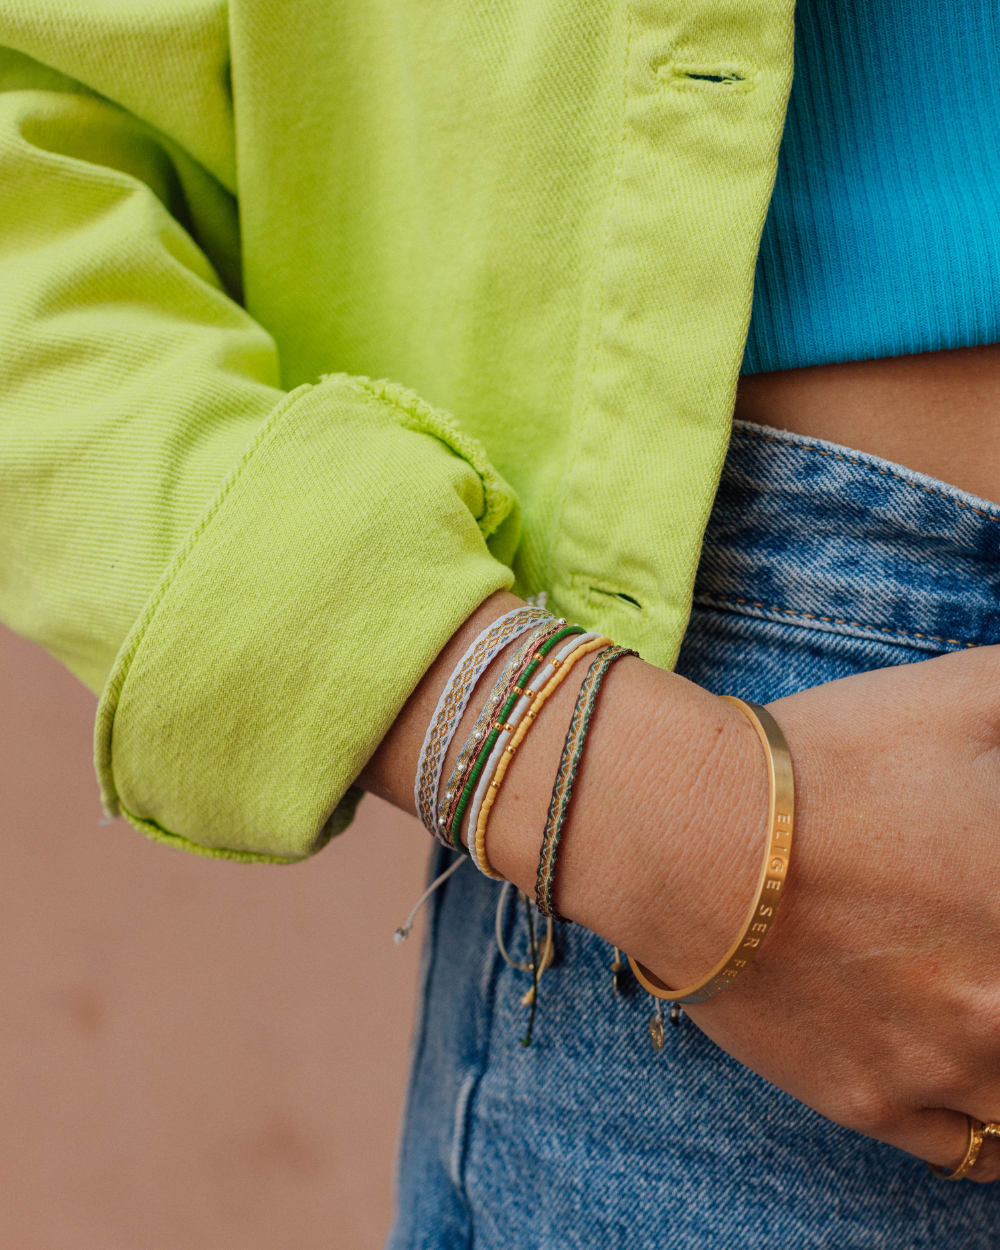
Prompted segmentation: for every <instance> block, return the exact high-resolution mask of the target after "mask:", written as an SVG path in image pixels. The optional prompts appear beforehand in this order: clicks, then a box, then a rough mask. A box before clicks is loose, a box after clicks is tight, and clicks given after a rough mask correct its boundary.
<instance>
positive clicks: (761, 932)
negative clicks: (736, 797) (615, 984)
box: [628, 694, 795, 1004]
mask: <svg viewBox="0 0 1000 1250" xmlns="http://www.w3.org/2000/svg"><path fill="white" fill-rule="evenodd" d="M722 697H723V698H724V699H725V701H726V702H727V703H731V704H732V705H733V707H736V708H739V710H740V711H741V712H742V713H743V715H744V716H745V717H746V718H747V720H749V722H750V724H751V725H753V727H754V729H756V731H757V737H758V738H760V741H761V744H762V745H763V747H764V754H765V756H766V757H767V780H768V785H769V789H770V800H769V803H768V814H767V849H766V851H765V854H764V863H763V865H762V866H761V870H760V879H759V881H758V882H757V891H756V894H755V895H754V900H753V904H752V905H751V907H750V911H749V913H748V915H747V920H746V924H745V925H744V926H743V931H742V932H741V933H740V936H739V937H738V938H737V939H736V941H735V942H734V943H733V945H732V946H731V947H730V948H729V950H728V952H727V953H726V955H725V958H724V959H723V960H722V962H721V963H719V964H717V965H716V966H715V967H714V968H713V969H712V971H711V972H710V973H709V974H708V976H707V977H706V978H705V979H704V980H703V981H698V982H696V983H695V984H694V985H688V986H686V987H685V988H684V989H680V990H672V989H671V988H670V986H669V985H665V984H664V983H663V982H662V981H661V980H660V978H659V977H658V976H656V975H655V974H654V973H652V972H650V971H649V969H648V968H644V967H643V966H642V964H641V963H639V961H638V960H636V959H633V958H632V956H631V955H629V957H628V961H629V963H630V964H631V965H632V971H633V972H634V973H635V975H636V977H637V979H638V981H639V984H640V985H642V986H643V988H644V989H646V990H648V991H649V993H650V994H652V995H654V997H656V998H663V999H666V1000H667V1001H669V1002H676V1003H685V1004H687V1003H703V1002H705V1001H706V1000H707V999H709V998H714V997H715V996H716V994H721V993H722V991H723V990H725V989H728V988H729V986H730V985H732V983H733V982H734V981H735V980H736V978H737V977H738V976H739V975H740V973H741V972H744V971H745V970H746V969H747V968H749V966H750V965H751V964H752V963H753V961H754V957H755V956H756V954H757V951H758V950H759V949H760V944H761V942H763V940H764V938H765V937H766V936H767V932H768V930H769V929H770V927H771V925H772V924H773V923H774V917H775V915H776V914H777V911H778V904H779V903H780V902H781V896H782V894H783V892H784V889H785V880H786V878H787V876H788V861H789V856H790V854H791V850H792V827H793V822H794V816H795V790H794V784H793V780H792V757H791V755H790V754H789V751H788V743H787V742H786V741H785V735H784V734H783V733H782V732H781V729H780V727H779V726H778V722H777V721H776V720H775V719H774V717H773V716H772V715H771V713H770V712H768V711H767V709H766V708H762V707H759V706H758V705H757V704H756V703H744V702H743V700H742V699H737V698H734V697H733V696H732V695H728V694H727V695H723V696H722Z"/></svg>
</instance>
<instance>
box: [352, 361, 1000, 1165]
mask: <svg viewBox="0 0 1000 1250" xmlns="http://www.w3.org/2000/svg"><path fill="white" fill-rule="evenodd" d="M998 400H1000V349H996V348H978V349H970V350H968V351H959V352H948V353H936V354H935V355H934V356H926V357H909V358H902V359H900V360H893V361H874V362H872V361H868V362H862V363H860V364H857V365H838V366H832V367H823V368H817V369H809V370H797V371H794V372H789V373H785V374H770V375H758V376H757V377H755V378H750V379H744V380H743V382H742V383H741V387H740V395H739V400H738V404H737V415H738V416H740V417H744V418H746V419H749V420H754V421H758V422H760V423H761V424H765V425H770V426H772V427H777V428H785V429H793V430H795V431H797V432H799V433H804V434H809V435H812V436H815V437H820V438H826V439H829V440H831V441H835V442H841V443H844V444H846V445H848V446H853V447H856V448H860V449H861V450H864V451H869V452H872V453H874V454H876V455H881V456H884V457H886V458H890V459H893V460H895V461H897V462H901V463H903V464H906V465H908V466H909V467H911V468H915V469H918V470H920V471H923V472H926V473H929V474H932V475H933V476H936V477H939V478H943V479H944V480H947V481H950V482H952V483H953V484H955V485H957V486H960V487H963V488H964V489H967V490H971V491H974V492H976V493H977V494H979V495H982V496H985V497H986V498H992V499H997V498H998V497H1000V489H998V487H997V486H996V485H995V483H998V482H1000V464H998V463H997V457H998V456H1000V438H998V436H997V433H996V431H995V430H993V428H992V426H993V425H995V424H996V423H995V419H991V417H990V413H991V411H992V412H995V411H996V404H997V402H998ZM518 602H519V600H517V599H516V598H514V597H513V596H512V595H506V594H499V595H494V596H492V597H491V598H490V599H488V600H487V601H486V603H484V604H483V605H482V606H481V607H480V609H479V610H478V611H477V612H476V613H475V614H474V615H473V616H472V617H471V618H470V619H469V621H467V622H466V624H465V626H464V627H463V628H462V629H461V630H459V631H458V633H457V634H456V635H455V637H454V638H453V639H452V640H451V642H450V643H449V645H448V646H447V647H446V648H445V650H444V651H443V652H442V654H441V656H440V657H439V658H438V660H437V661H436V663H435V664H434V666H433V667H432V668H431V669H430V670H429V672H428V673H427V674H426V676H425V678H424V680H423V682H422V683H421V685H420V686H419V687H418V689H417V690H416V691H415V692H414V694H413V696H412V697H411V699H410V700H409V702H408V703H407V705H406V707H405V708H404V709H403V711H402V713H401V714H400V716H399V718H398V719H397V721H396V723H395V725H394V726H393V728H392V729H391V730H390V732H389V734H388V735H387V736H386V738H385V739H384V741H383V743H382V744H381V746H380V748H379V750H378V751H377V752H376V754H375V756H374V757H373V758H372V760H371V761H370V762H369V764H368V766H367V768H366V769H365V771H364V772H363V773H362V775H361V777H360V779H359V780H360V782H361V784H362V785H364V786H366V788H368V789H370V790H373V791H375V792H377V793H379V794H381V795H383V797H385V798H387V799H389V800H390V801H391V802H393V803H395V804H396V805H397V806H399V807H401V808H403V809H405V810H408V811H411V812H412V811H413V778H414V775H415V772H416V763H417V754H418V751H419V747H420V743H421V741H422V739H423V734H424V731H425V729H426V726H427V723H428V721H429V719H430V716H431V713H432V711H433V709H434V706H435V703H436V701H437V697H438V695H439V693H440V691H441V689H442V688H443V686H444V683H445V682H446V680H447V678H448V675H449V674H450V672H451V671H452V668H453V667H454V665H455V663H456V662H457V660H458V659H459V657H460V656H461V655H462V653H463V651H464V650H465V648H466V647H467V645H468V643H469V642H470V641H471V639H472V638H473V637H475V635H476V634H477V633H478V632H479V631H480V630H481V629H482V628H484V626H485V625H486V624H487V623H488V622H489V621H490V620H493V619H496V618H497V617H499V616H501V615H502V614H503V613H504V612H506V611H508V610H509V609H510V608H511V607H513V606H515V605H516V604H517V603H518ZM501 663H502V661H498V662H496V664H495V665H494V671H493V672H492V673H489V674H487V675H486V679H485V680H484V681H483V682H482V684H481V687H480V691H481V693H480V696H479V699H478V700H477V699H474V700H473V706H471V707H470V709H469V710H468V712H467V713H466V715H465V718H464V720H463V723H462V725H461V726H460V728H459V732H458V733H457V734H456V737H455V743H456V745H455V746H453V748H452V758H453V757H454V755H455V754H457V750H458V744H460V743H461V742H463V741H464V740H465V737H466V736H467V733H468V731H469V730H470V729H471V727H472V724H473V723H474V721H475V718H476V716H477V715H478V710H479V706H478V705H479V704H480V703H481V700H482V699H485V697H486V692H488V690H489V689H490V686H491V684H492V683H491V681H490V677H495V676H496V675H497V672H498V671H499V667H500V665H501ZM584 667H585V666H584V664H580V665H578V666H577V668H576V669H574V670H573V672H572V673H571V674H570V676H569V678H568V679H567V680H566V681H565V682H564V683H563V685H562V686H561V687H560V689H559V691H558V692H557V694H556V695H555V696H554V697H553V698H552V699H551V700H550V702H549V704H548V705H547V706H546V709H545V712H544V713H543V714H542V715H541V716H540V717H539V719H538V723H537V724H536V726H535V728H534V729H533V730H532V734H531V746H530V750H525V751H522V752H519V753H518V755H517V756H515V758H514V761H513V763H512V765H511V768H510V770H509V772H508V774H507V779H506V781H505V783H504V786H503V788H502V789H501V791H500V795H499V798H498V800H497V803H496V805H495V807H494V811H493V816H492V819H491V822H490V827H489V843H488V849H489V855H490V859H491V862H492V863H493V865H494V866H495V867H496V868H497V869H498V870H499V871H500V872H502V873H503V874H504V875H505V876H506V877H508V878H509V879H510V880H511V881H513V882H515V883H516V884H517V885H518V886H519V887H520V888H521V889H523V890H525V891H526V892H528V893H529V894H532V893H533V891H534V881H535V872H536V867H537V858H538V848H539V844H540V841H541V833H542V828H543V826H544V823H545V815H546V811H547V808H548V801H549V794H550V791H551V786H552V778H553V777H554V775H555V770H556V767H557V764H558V759H559V754H560V751H561V748H562V742H563V738H564V736H565V732H566V727H567V725H568V723H569V718H570V714H571V711H572V707H573V703H574V701H575V698H576V692H577V690H578V688H579V684H580V682H581V681H582V679H583V669H584ZM998 688H1000V647H982V648H978V649H975V650H970V651H965V652H961V653H958V654H954V655H948V656H944V657H940V658H936V659H931V660H927V661H924V662H922V663H918V664H913V665H908V666H905V667H902V668H892V669H883V670H879V671H876V672H873V673H866V674H862V675H859V676H855V677H849V678H845V679H843V680H840V681H835V682H830V683H828V684H826V685H823V686H818V687H815V688H814V689H811V690H806V691H802V692H801V693H799V694H796V695H793V696H791V697H790V698H786V699H781V700H778V701H777V702H775V703H773V704H771V705H769V706H770V707H771V710H772V711H773V713H774V715H775V716H776V718H777V720H778V722H779V724H780V725H781V726H782V728H783V730H784V732H785V735H786V737H787V739H788V742H789V746H790V748H791V753H792V759H793V764H794V768H795V784H796V833H795V848H794V854H793V857H792V865H791V870H790V873H789V881H788V889H787V890H786V893H785V898H784V900H783V902H782V906H781V910H780V912H779V914H778V917H777V920H776V922H775V924H774V926H773V927H772V929H771V932H770V933H769V934H768V937H767V940H766V942H765V943H764V944H763V945H762V947H761V951H760V954H759V956H758V958H757V960H756V962H755V963H754V964H753V966H752V967H751V968H750V969H749V970H748V971H747V972H746V973H744V974H743V976H741V977H740V978H739V979H738V980H737V981H736V982H735V984H734V985H733V986H732V987H731V988H730V989H728V990H727V991H726V992H725V993H724V994H722V995H720V996H719V997H718V998H716V999H713V1000H712V1001H710V1002H708V1003H704V1004H702V1005H701V1006H699V1007H692V1008H690V1009H688V1010H689V1014H690V1015H691V1017H692V1019H693V1020H694V1021H695V1023H696V1024H697V1025H698V1026H699V1027H700V1028H702V1029H703V1030H704V1031H705V1032H706V1033H707V1034H708V1035H709V1036H710V1037H711V1038H712V1039H713V1040H714V1041H716V1042H717V1043H718V1044H719V1045H720V1046H722V1047H723V1048H724V1049H725V1050H727V1051H729V1053H730V1054H732V1055H734V1056H735V1057H736V1058H737V1059H739V1060H741V1061H742V1062H743V1063H745V1064H747V1065H748V1066H749V1067H751V1068H753V1069H754V1070H755V1071H757V1072H759V1073H760V1074H761V1075H763V1076H764V1077H766V1078H767V1079H768V1080H770V1081H772V1082H773V1083H774V1084H776V1085H778V1086H780V1087H781V1088H782V1089H784V1090H787V1091H788V1092H789V1093H791V1094H792V1095H794V1096H795V1097H796V1098H799V1099H801V1100H802V1101H803V1102H805V1103H806V1104H808V1105H809V1106H811V1107H813V1108H815V1109H816V1110H817V1111H819V1112H821V1113H822V1114H823V1115H826V1116H828V1117H829V1118H830V1119H832V1120H835V1121H836V1122H837V1123H839V1124H842V1125H845V1126H846V1127H848V1128H851V1129H855V1130H857V1131H859V1132H862V1133H867V1134H869V1135H870V1136H872V1137H876V1138H879V1139H881V1140H882V1141H887V1142H891V1143H893V1144H894V1145H897V1146H899V1147H901V1148H902V1149H904V1150H907V1151H909V1152H911V1153H912V1154H914V1155H917V1156H918V1157H919V1158H922V1159H927V1160H929V1161H931V1162H934V1163H938V1164H941V1165H943V1166H945V1167H954V1166H956V1164H957V1163H958V1162H959V1160H960V1159H961V1158H962V1156H963V1154H964V1152H965V1145H966V1140H967V1122H966V1119H965V1116H966V1114H971V1115H974V1116H976V1117H977V1118H978V1119H981V1120H984V1121H989V1120H1000V970H998V968H997V966H996V961H995V954H994V952H995V940H996V935H997V933H998V931H1000V895H998V892H997V891H996V889H995V882H996V881H997V880H998V878H1000V838H998V837H997V834H996V831H997V829H998V828H1000V700H998V699H997V698H996V695H995V693H994V692H995V691H996V690H997V689H998ZM451 762H452V760H451V759H449V761H448V766H450V764H451ZM446 775H447V774H446ZM766 811H767V780H766V775H765V769H764V759H763V753H762V751H761V748H760V744H759V742H758V740H757V737H756V735H755V733H754V732H753V729H752V728H751V727H750V725H749V724H748V722H747V721H746V720H745V719H744V717H743V716H742V715H741V714H740V713H739V712H738V711H736V710H735V709H733V708H731V707H730V706H729V705H727V704H725V703H723V702H722V701H721V700H718V699H716V698H714V697H713V696H712V695H709V694H707V693H706V692H705V691H703V690H701V689H700V688H698V687H697V686H695V685H693V684H692V683H690V682H688V681H686V680H685V679H684V678H681V677H678V676H676V675H675V674H672V673H667V672H664V671H662V670H660V669H657V668H654V667H653V666H652V665H649V664H645V663H644V662H643V661H641V660H638V659H629V660H624V661H622V662H620V663H619V664H617V665H616V666H615V667H614V668H613V669H612V670H611V673H610V674H609V676H608V679H607V682H606V685H605V689H604V692H603V694H602V701H601V707H600V713H599V715H598V716H597V717H596V718H595V721H594V724H593V728H592V730H591V736H590V740H589V743H588V748H587V755H586V757H585V760H584V764H583V767H582V769H581V772H580V775H579V778H578V781H577V788H576V791H575V794H574V800H573V809H572V814H571V819H570V822H569V824H568V826H567V831H566V834H565V835H564V843H563V850H562V855H561V860H560V874H559V880H558V888H557V900H556V901H557V906H558V908H559V910H560V911H561V912H562V913H563V914H565V915H566V916H568V917H569V918H570V919H572V920H575V921H577V922H579V923H581V924H584V925H586V926H587V927H588V928H590V929H592V930H593V931H594V932H596V933H598V934H600V935H601V936H602V937H604V938H607V939H608V940H609V941H611V942H614V943H615V945H617V946H618V947H619V948H621V949H623V950H627V951H629V952H630V953H631V954H632V955H634V956H635V957H636V958H638V959H639V960H641V961H642V962H643V963H644V964H646V965H647V966H648V967H650V968H652V969H653V970H654V971H655V972H656V973H657V974H658V975H659V976H660V977H661V978H663V980H665V981H666V982H667V983H668V984H673V985H678V984H685V983H687V982H690V981H692V980H695V979H698V978H700V977H701V976H703V975H704V974H705V973H707V971H708V970H709V968H711V967H712V965H713V964H714V963H715V962H716V960H717V959H718V958H719V957H720V956H721V955H722V954H723V953H724V951H725V950H726V949H727V947H728V946H729V943H730V942H731V941H732V939H733V937H734V936H735V934H736V933H737V932H738V931H739V929H740V925H741V923H742V922H743V919H744V917H745V913H746V910H747V907H748V905H749V902H750V898H751V895H752V891H753V886H754V883H755V881H756V877H757V872H758V869H759V863H760V856H761V854H762V851H763V841H764V827H765V821H766ZM972 1176H973V1179H975V1180H979V1181H992V1180H994V1179H997V1178H998V1177H1000V1143H998V1142H995V1141H990V1140H987V1141H986V1142H985V1143H984V1145H983V1150H982V1152H981V1154H980V1158H979V1162H978V1163H977V1165H976V1168H975V1169H974V1172H973V1174H972Z"/></svg>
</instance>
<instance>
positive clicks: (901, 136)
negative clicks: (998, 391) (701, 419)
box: [743, 0, 1000, 373]
mask: <svg viewBox="0 0 1000 1250" xmlns="http://www.w3.org/2000/svg"><path fill="white" fill-rule="evenodd" d="M998 47H1000V9H998V7H997V5H996V4H995V2H994V0H799V5H798V10H797V14H796V42H795V79H794V83H793V86H792V95H791V101H790V105H789V113H788V122H787V125H786V128H785V133H784V137H783V140H782V146H781V152H780V158H779V166H778V178H777V185H776V188H775V192H774V198H773V200H772V203H771V208H770V213H769V215H768V218H767V223H766V226H765V229H764V237H763V244H762V247H761V252H760V256H759V259H758V263H757V272H756V284H755V289H754V304H753V313H752V318H751V325H750V336H749V339H748V342H747V347H746V355H745V357H744V362H743V372H744V373H762V372H765V371H768V370H772V369H794V368H798V367H801V366H804V365H817V364H827V363H831V362H834V361H844V360H865V359H873V358H876V357H881V356H901V355H907V354H909V353H912V352H926V351H937V350H940V349H944V348H952V347H966V346H971V345H974V344H982V343H994V342H997V341H998V340H1000V76H998V74H997V49H998Z"/></svg>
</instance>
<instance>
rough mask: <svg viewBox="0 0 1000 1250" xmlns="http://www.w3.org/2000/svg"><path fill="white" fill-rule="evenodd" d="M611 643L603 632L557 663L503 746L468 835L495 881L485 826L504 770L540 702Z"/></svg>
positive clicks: (500, 878)
mask: <svg viewBox="0 0 1000 1250" xmlns="http://www.w3.org/2000/svg"><path fill="white" fill-rule="evenodd" d="M610 645H611V639H610V638H605V637H604V636H603V635H602V636H601V637H600V638H595V639H594V640H593V641H592V642H588V643H585V644H584V645H583V646H582V647H577V649H576V650H575V651H574V652H572V654H570V655H568V656H567V657H566V659H565V660H563V661H562V662H561V663H560V665H559V668H558V670H557V671H556V673H555V674H554V676H552V677H550V678H549V680H548V682H547V683H546V685H545V686H544V687H543V688H542V689H541V690H540V691H538V693H537V694H536V695H535V696H534V700H535V701H534V703H532V705H531V707H530V708H528V710H527V711H526V712H525V714H524V716H523V718H522V720H521V723H520V724H519V725H518V727H517V730H516V732H515V734H514V736H513V738H511V740H510V742H509V743H508V744H507V746H506V747H505V748H504V752H503V754H502V755H501V756H500V763H499V764H498V765H497V770H496V772H495V773H494V775H493V780H492V781H491V782H490V784H489V788H488V789H487V791H486V797H485V798H484V799H483V805H482V807H481V808H480V809H479V819H478V820H477V822H476V828H475V832H474V834H471V835H470V840H471V837H472V836H474V837H475V840H476V855H477V857H478V859H479V866H480V867H481V868H482V870H483V872H484V873H485V874H486V876H487V877H492V878H493V880H494V881H504V880H506V878H505V877H504V875H503V873H499V872H497V871H496V869H495V868H494V867H493V866H492V865H491V864H490V861H489V860H488V859H487V858H486V826H487V825H488V824H489V820H490V809H491V808H492V807H493V804H494V802H495V801H496V797H497V794H498V793H499V791H500V786H501V784H502V783H503V779H504V776H505V775H506V773H507V769H508V768H509V767H510V762H511V760H512V759H513V758H514V754H515V752H516V751H517V748H518V747H519V746H520V745H521V743H522V742H523V741H524V738H525V735H526V734H527V732H528V730H529V729H530V728H531V726H532V725H533V724H534V723H535V719H536V718H537V716H538V713H539V712H540V711H541V708H542V705H543V704H544V703H545V701H546V699H548V697H549V696H550V695H551V694H554V693H555V691H556V690H557V689H558V687H559V686H560V685H561V684H562V683H563V682H564V681H565V680H566V678H567V676H568V675H569V671H570V669H571V668H572V667H573V665H574V664H575V663H576V662H577V660H578V659H579V658H580V657H581V656H582V655H589V654H590V653H591V652H592V651H598V650H600V649H601V648H603V647H608V646H610ZM550 662H551V661H550ZM525 694H526V695H528V696H529V697H531V692H530V691H527V690H526V691H525Z"/></svg>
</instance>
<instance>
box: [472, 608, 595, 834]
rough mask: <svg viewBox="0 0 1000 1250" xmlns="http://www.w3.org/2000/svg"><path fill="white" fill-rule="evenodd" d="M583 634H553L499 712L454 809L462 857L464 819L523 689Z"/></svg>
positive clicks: (570, 630) (571, 629)
mask: <svg viewBox="0 0 1000 1250" xmlns="http://www.w3.org/2000/svg"><path fill="white" fill-rule="evenodd" d="M583 633H586V630H585V629H584V628H583V626H582V625H567V626H566V627H565V628H564V629H560V630H558V631H557V632H556V633H554V634H553V635H552V637H551V638H547V639H546V640H545V642H543V643H542V645H541V646H540V647H539V648H538V650H537V651H536V652H535V655H534V656H533V658H532V660H531V663H530V664H528V665H527V666H526V667H525V670H524V672H523V673H522V674H521V677H520V681H521V687H520V688H519V687H515V688H514V690H513V691H512V692H511V694H510V697H509V698H508V699H507V702H506V703H505V704H504V705H503V707H502V708H501V709H500V712H499V714H498V715H497V719H496V721H495V722H494V725H493V728H492V729H491V730H490V732H489V734H488V735H487V737H486V741H485V742H484V743H483V749H482V750H481V751H480V752H479V756H478V758H477V759H476V762H475V764H474V766H473V767H472V769H471V770H470V772H469V775H468V779H467V780H466V783H465V786H464V787H463V789H462V795H461V797H460V798H459V800H458V803H457V805H456V807H455V813H454V815H453V816H452V818H451V827H450V828H449V830H448V835H449V837H450V838H451V844H452V846H453V847H454V848H455V850H456V851H461V852H462V853H463V854H468V852H467V851H466V850H465V847H464V846H462V842H461V839H460V837H459V833H460V831H461V828H462V818H463V817H464V815H465V812H466V808H467V807H468V806H469V801H470V800H471V798H472V795H473V793H474V792H475V789H476V784H477V783H478V781H479V778H480V775H481V774H482V771H483V769H484V768H485V767H486V761H487V760H488V759H489V758H490V754H491V752H492V751H493V748H494V747H495V746H496V742H497V738H499V737H500V734H501V726H502V725H503V724H504V723H505V722H506V720H507V717H508V716H509V715H510V713H511V712H512V711H513V710H514V708H515V706H516V705H517V701H518V699H520V697H521V690H523V688H524V687H525V686H527V684H528V682H529V681H530V680H531V678H532V677H533V676H534V674H535V673H536V672H537V671H538V669H539V667H540V665H541V663H542V661H543V660H544V659H545V657H546V656H547V655H548V653H549V652H550V651H551V650H552V648H553V647H554V646H556V644H557V643H559V642H561V641H562V640H563V639H564V638H568V637H569V636H570V635H571V634H583Z"/></svg>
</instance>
